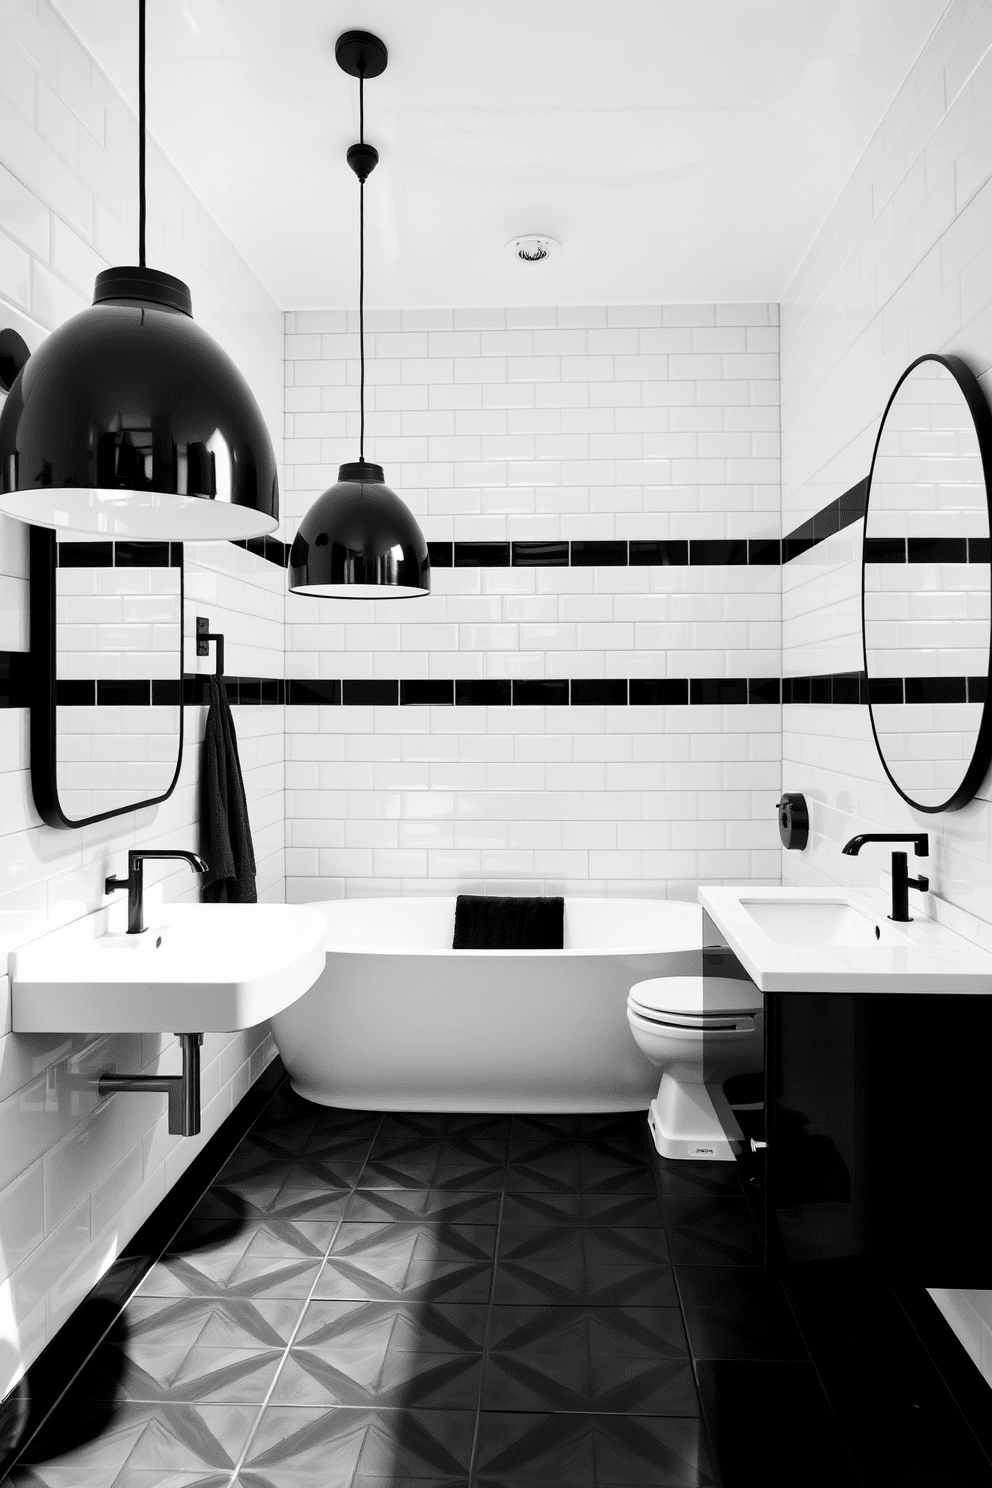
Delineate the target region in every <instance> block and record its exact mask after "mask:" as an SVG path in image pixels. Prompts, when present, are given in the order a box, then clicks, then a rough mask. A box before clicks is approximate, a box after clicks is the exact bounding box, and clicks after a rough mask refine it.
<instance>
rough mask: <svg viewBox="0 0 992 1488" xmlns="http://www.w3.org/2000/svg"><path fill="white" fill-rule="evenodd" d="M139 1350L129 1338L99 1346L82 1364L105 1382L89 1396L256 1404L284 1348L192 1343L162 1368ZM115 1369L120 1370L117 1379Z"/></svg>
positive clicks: (264, 1393)
mask: <svg viewBox="0 0 992 1488" xmlns="http://www.w3.org/2000/svg"><path fill="white" fill-rule="evenodd" d="M138 1352H139V1351H138V1350H136V1349H135V1348H134V1347H133V1346H132V1344H131V1343H130V1342H128V1344H127V1345H117V1344H106V1345H103V1346H101V1347H100V1348H98V1349H97V1350H96V1352H95V1353H94V1354H93V1357H92V1359H91V1361H90V1363H89V1365H88V1366H87V1368H89V1369H92V1370H93V1371H94V1373H95V1376H96V1378H97V1379H98V1380H104V1381H107V1382H108V1384H109V1388H105V1389H104V1390H101V1389H100V1388H99V1387H97V1388H95V1389H94V1390H93V1391H92V1396H91V1398H92V1399H94V1400H99V1399H100V1398H101V1395H103V1394H105V1393H109V1394H110V1398H111V1399H112V1400H144V1401H148V1402H150V1403H151V1402H155V1401H160V1402H161V1403H162V1404H166V1403H171V1402H186V1403H188V1404H191V1405H196V1404H198V1403H201V1402H202V1403H204V1404H208V1405H222V1404H223V1405H229V1404H233V1405H251V1404H252V1403H254V1404H256V1405H261V1403H262V1401H263V1400H264V1399H265V1397H266V1395H267V1394H268V1392H269V1387H270V1386H271V1384H272V1381H273V1380H274V1379H275V1375H276V1370H277V1369H278V1368H279V1365H280V1363H281V1361H282V1358H283V1352H284V1351H283V1350H282V1349H258V1348H255V1349H243V1348H242V1349H234V1348H200V1347H198V1346H197V1345H196V1344H194V1345H193V1347H192V1348H190V1349H188V1350H187V1353H186V1357H185V1358H184V1359H183V1360H182V1361H181V1362H180V1363H179V1364H178V1365H177V1367H175V1368H170V1369H163V1368H162V1367H161V1364H159V1365H158V1366H157V1367H155V1368H153V1369H147V1368H145V1367H144V1366H143V1365H142V1364H141V1363H139V1362H138V1359H137V1358H136V1357H135V1355H136V1353H138ZM111 1355H116V1356H117V1358H116V1359H114V1358H111ZM115 1364H116V1365H117V1368H116V1370H115V1368H114V1365H115ZM115 1373H116V1374H118V1375H119V1379H118V1380H116V1381H115V1380H114V1375H115ZM111 1392H112V1393H111Z"/></svg>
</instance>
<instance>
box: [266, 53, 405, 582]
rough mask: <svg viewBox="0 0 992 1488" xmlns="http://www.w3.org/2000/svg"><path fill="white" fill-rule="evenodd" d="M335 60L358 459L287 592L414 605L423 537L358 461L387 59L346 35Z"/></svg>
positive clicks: (342, 476) (302, 546)
mask: <svg viewBox="0 0 992 1488" xmlns="http://www.w3.org/2000/svg"><path fill="white" fill-rule="evenodd" d="M335 56H336V57H337V60H338V65H339V66H340V67H342V68H343V69H344V71H345V72H347V73H350V75H351V76H352V77H357V78H358V98H359V121H360V129H359V134H360V136H361V138H360V140H359V143H358V144H357V145H352V146H351V148H350V150H349V151H348V164H349V165H350V166H351V168H352V170H353V171H354V172H355V175H356V176H357V177H358V184H359V258H360V264H361V268H360V276H359V289H358V340H359V350H360V363H361V365H360V387H359V397H360V434H359V446H358V449H359V455H358V459H357V460H355V461H352V462H350V463H349V464H346V465H342V466H341V468H340V470H339V472H338V478H337V481H336V483H335V484H334V485H333V486H331V487H330V488H329V489H328V490H326V491H325V492H324V494H323V495H322V496H318V498H317V500H316V501H315V502H314V504H313V506H312V507H311V508H310V510H309V511H308V512H307V514H306V516H305V517H304V518H303V521H302V522H301V523H300V528H299V531H298V532H297V534H296V538H295V541H294V542H293V546H292V549H291V550H290V554H289V587H290V589H291V590H293V591H294V592H295V593H297V594H312V595H315V596H317V597H325V598H337V599H407V598H416V597H417V596H419V595H422V594H429V593H430V587H431V566H430V560H429V558H428V556H427V544H426V542H425V541H424V534H423V533H422V532H421V530H420V527H419V525H418V523H417V519H416V518H415V517H414V515H413V513H412V512H411V511H410V509H409V507H407V506H405V505H404V503H403V502H402V501H401V500H400V498H399V497H398V496H397V495H396V493H395V491H391V490H390V489H389V487H388V486H387V485H386V484H385V481H384V478H383V471H382V466H381V465H373V464H372V463H371V462H370V461H367V460H366V459H365V182H366V180H367V179H368V177H369V175H370V174H371V173H372V171H373V170H374V169H375V166H376V164H377V163H378V160H379V154H378V151H377V150H376V149H375V148H374V147H373V146H372V145H368V144H366V143H365V79H366V78H367V77H378V76H379V74H380V73H381V72H384V71H385V68H386V61H387V52H386V48H385V47H384V46H383V44H382V42H381V41H380V40H379V38H378V37H377V36H371V35H369V33H368V32H366V31H346V32H345V33H344V35H343V36H339V37H338V40H337V45H336V47H335Z"/></svg>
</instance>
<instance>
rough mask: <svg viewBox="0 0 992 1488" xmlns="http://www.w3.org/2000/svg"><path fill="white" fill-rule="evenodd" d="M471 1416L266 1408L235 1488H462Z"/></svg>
mask: <svg viewBox="0 0 992 1488" xmlns="http://www.w3.org/2000/svg"><path fill="white" fill-rule="evenodd" d="M474 1432H475V1414H474V1412H472V1411H435V1410H417V1411H406V1410H383V1411H377V1410H327V1409H325V1408H323V1407H317V1408H312V1407H311V1408H307V1407H305V1406H271V1407H270V1408H269V1409H268V1410H266V1411H265V1412H264V1413H263V1415H262V1419H261V1421H260V1423H259V1427H258V1431H257V1432H256V1434H255V1437H254V1439H253V1440H252V1443H251V1446H250V1448H249V1451H248V1456H247V1459H246V1461H245V1465H244V1467H243V1468H242V1470H241V1475H240V1478H239V1480H238V1483H239V1488H304V1485H305V1488H318V1485H319V1488H366V1485H368V1488H372V1485H373V1484H374V1485H375V1488H407V1485H409V1488H414V1485H416V1488H442V1485H443V1488H467V1484H468V1475H469V1467H470V1464H471V1457H472V1440H473V1436H474Z"/></svg>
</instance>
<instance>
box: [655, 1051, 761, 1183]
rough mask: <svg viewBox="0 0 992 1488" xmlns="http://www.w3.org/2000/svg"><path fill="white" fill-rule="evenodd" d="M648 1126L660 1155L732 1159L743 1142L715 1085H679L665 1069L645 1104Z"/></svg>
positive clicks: (724, 1100)
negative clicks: (654, 1090) (654, 1094)
mask: <svg viewBox="0 0 992 1488" xmlns="http://www.w3.org/2000/svg"><path fill="white" fill-rule="evenodd" d="M648 1127H649V1128H650V1131H651V1137H652V1139H653V1141H654V1145H655V1149H656V1150H657V1151H658V1152H660V1153H661V1155H662V1157H673V1158H676V1159H679V1158H681V1159H683V1160H692V1161H694V1162H699V1161H703V1162H736V1161H737V1153H738V1152H739V1151H740V1150H741V1147H742V1146H743V1142H744V1134H743V1132H742V1131H741V1129H740V1127H739V1126H738V1124H737V1121H736V1118H735V1116H734V1113H733V1111H731V1109H730V1107H729V1105H728V1104H727V1100H726V1097H725V1095H724V1093H723V1090H722V1088H721V1087H720V1086H719V1085H704V1084H702V1083H699V1084H696V1083H691V1084H690V1083H688V1082H687V1083H685V1084H683V1083H682V1081H681V1080H676V1079H674V1078H673V1077H672V1076H671V1075H670V1074H669V1073H668V1072H667V1071H666V1072H665V1074H664V1075H662V1077H661V1084H660V1085H659V1087H658V1094H657V1095H656V1096H655V1098H654V1100H653V1101H652V1102H651V1104H650V1106H649V1107H648Z"/></svg>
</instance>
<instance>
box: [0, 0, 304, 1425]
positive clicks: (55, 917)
mask: <svg viewBox="0 0 992 1488" xmlns="http://www.w3.org/2000/svg"><path fill="white" fill-rule="evenodd" d="M136 182H137V125H136V121H135V119H134V118H133V116H132V115H131V113H130V111H129V110H128V108H127V106H126V105H125V104H124V103H123V101H122V100H121V98H120V97H119V95H118V94H117V93H116V92H115V90H114V89H113V88H112V87H111V85H110V84H109V83H108V82H107V80H106V78H105V77H104V76H103V75H102V73H101V72H100V71H99V69H98V68H97V67H96V66H95V64H94V63H93V62H92V60H91V59H90V58H89V56H88V55H87V54H86V52H85V51H84V50H83V48H82V47H81V45H80V43H79V42H78V40H77V39H76V37H75V36H74V35H73V33H72V32H71V31H70V30H69V29H68V28H67V27H66V25H65V24H64V22H63V21H62V20H61V18H60V17H59V16H58V15H57V13H56V12H55V10H54V9H53V8H52V6H51V5H49V4H48V3H47V0H5V3H4V4H3V5H2V6H0V323H2V324H4V325H13V326H14V328H15V329H17V330H19V331H20V332H21V334H22V335H24V336H25V338H26V339H27V340H28V343H29V345H31V346H37V345H38V343H39V341H40V340H41V339H42V338H43V336H44V335H45V334H46V333H47V332H48V331H50V330H52V329H53V328H54V327H55V326H57V325H58V324H60V322H61V321H63V320H64V319H65V318H66V317H67V316H69V315H72V314H74V313H75V312H76V311H77V310H79V309H82V308H83V307H84V306H85V305H86V304H88V303H89V301H90V297H91V294H92V286H93V278H94V275H95V273H96V272H98V271H99V269H101V268H103V267H105V266H107V265H108V264H110V263H119V262H124V263H128V262H133V260H134V257H135V252H136V240H137V190H136ZM148 205H149V223H148V256H149V261H150V262H151V263H153V264H156V265H159V266H161V267H163V268H166V269H168V270H169V271H170V272H172V273H175V274H178V275H179V276H180V277H181V278H184V279H185V280H186V281H187V283H188V284H189V285H190V288H191V290H192V294H193V307H194V313H195V315H196V318H197V320H198V322H199V323H200V324H201V325H202V326H203V327H204V328H205V329H206V330H207V331H208V332H209V333H210V334H211V335H213V336H215V337H216V338H217V340H218V341H219V342H220V344H221V345H222V346H224V347H225V349H226V350H227V351H228V352H229V354H230V355H231V356H232V357H233V358H234V360H235V362H236V363H237V364H238V366H239V367H240V368H241V370H242V372H243V373H244V375H245V376H246V378H247V379H248V382H249V384H250V385H251V387H252V389H253V391H254V393H255V395H256V397H257V398H258V401H259V404H260V406H261V408H262V411H263V414H264V416H265V419H266V423H267V425H268V427H269V430H270V432H271V435H272V439H273V443H274V446H275V449H276V455H277V458H278V460H279V461H280V465H281V461H282V438H283V388H282V381H283V316H282V312H281V311H280V310H279V309H278V308H277V307H276V305H275V303H274V302H273V301H272V299H271V298H270V296H269V295H268V294H267V292H266V291H265V289H264V288H263V286H262V285H261V284H260V283H259V282H258V280H257V279H256V278H255V277H254V275H253V274H252V272H251V270H250V269H249V268H248V266H247V265H246V264H245V263H244V261H243V260H242V259H241V257H240V256H239V254H238V253H237V251H236V250H235V249H234V247H233V246H232V244H231V243H230V242H229V241H228V240H227V239H226V238H225V237H224V235H223V233H222V232H221V231H220V229H219V228H218V227H217V225H216V224H215V223H214V222H213V221H212V220H211V218H210V217H209V215H208V214H207V212H206V210H205V208H204V207H203V205H202V203H201V202H200V201H199V200H198V199H197V197H196V196H195V195H194V194H193V193H192V192H191V191H190V189H189V188H188V187H187V186H186V185H185V183H184V182H183V181H182V179H181V178H180V177H179V176H178V174H177V173H176V172H175V171H174V169H173V168H172V166H171V165H170V164H169V163H168V162H167V161H166V160H165V159H164V158H163V157H162V155H161V153H160V152H159V151H158V150H157V148H156V147H155V144H154V141H150V145H149V203H148ZM26 531H27V529H26V528H23V527H22V526H21V525H20V524H18V523H14V522H10V521H7V520H5V519H3V518H0V650H10V651H24V650H26V649H27V646H28V628H27V617H28V582H27V579H28V563H27V542H26ZM186 572H187V607H186V608H187V629H188V628H189V625H190V623H191V618H190V617H191V616H192V615H193V614H194V613H196V612H202V613H206V614H207V615H208V616H209V618H210V621H211V625H212V626H213V627H214V628H216V629H220V630H223V631H224V633H225V635H226V637H227V643H228V646H227V665H228V670H229V671H231V672H237V673H239V674H246V675H264V676H281V675H282V664H283V634H282V625H283V594H284V587H285V575H284V574H283V573H282V572H280V571H279V570H277V569H276V568H275V567H274V565H272V564H271V563H266V562H263V561H262V560H261V559H260V558H256V557H254V556H253V555H251V554H249V553H247V552H245V551H244V550H242V549H238V548H234V547H233V546H231V545H230V544H219V545H209V546H200V545H192V544H190V545H187V549H186ZM190 649H191V648H190ZM212 664H213V663H212V661H211V660H209V659H208V660H207V661H202V660H197V659H196V658H195V657H194V656H191V655H189V656H187V668H188V669H189V670H197V669H201V670H202V669H205V668H207V667H210V666H211V665H212ZM202 713H203V710H202V709H199V708H187V710H186V724H187V730H188V733H187V740H188V742H187V748H186V753H185V758H184V763H183V769H182V773H181V777H180V781H179V784H178V786H177V789H176V791H175V793H174V794H173V795H172V796H171V797H170V799H169V800H168V801H166V802H164V803H163V804H162V805H161V806H159V807H155V808H147V809H145V810H142V811H137V812H132V813H130V814H128V815H126V816H121V817H117V818H114V819H112V820H110V821H107V822H103V823H98V824H97V825H95V826H92V827H87V828H84V829H82V830H80V831H54V830H52V829H51V828H49V827H46V826H44V825H42V823H41V821H40V819H39V818H38V816H37V813H36V812H35V809H34V805H33V801H32V797H31V789H30V780H29V776H28V753H27V751H28V725H27V714H26V712H25V711H24V710H21V709H0V967H2V971H3V972H4V973H5V972H6V963H7V953H8V951H9V950H11V949H12V948H13V947H14V946H16V945H18V944H20V943H22V942H24V941H26V940H29V939H31V938H33V937H34V936H37V935H39V934H41V933H42V932H43V931H44V930H45V929H46V928H49V927H52V926H55V925H58V924H61V923H64V922H66V921H68V920H71V919H75V918H78V917H79V916H81V915H84V914H86V913H88V912H90V911H91V910H93V909H94V908H96V907H97V906H98V905H100V904H102V903H103V902H104V897H103V892H102V890H103V879H104V877H105V876H106V874H107V873H108V872H116V871H120V870H121V869H122V868H123V867H124V863H125V857H124V855H125V853H126V851H127V848H128V847H129V846H133V845H136V844H138V843H140V844H142V845H144V846H160V847H161V846H180V845H181V846H186V847H188V846H194V845H195V842H196V821H197V806H196V757H197V742H198V739H199V737H200V734H201V733H202V723H203V719H202ZM236 718H237V725H238V729H239V733H240V740H241V756H242V762H243V765H244V770H245V779H246V787H247V791H248V797H249V809H250V812H251V818H252V826H253V830H254V835H255V846H256V855H257V860H258V870H259V878H258V883H259V897H260V898H263V899H273V900H279V899H282V897H283V895H284V874H285V855H284V845H283V834H284V828H283V821H284V796H283V788H284V763H283V760H284V749H283V710H282V709H281V708H277V707H253V708H238V709H237V710H236ZM149 877H150V878H152V879H153V880H158V881H159V882H161V885H162V888H163V891H164V893H165V895H166V896H167V897H176V898H191V897H193V896H194V895H195V887H194V884H193V880H192V879H191V878H190V877H189V875H188V874H186V873H185V872H184V871H183V870H181V869H177V870H176V871H172V865H166V869H165V872H164V873H155V872H152V871H151V870H149ZM0 1011H2V1014H3V1020H4V1021H3V1022H2V1024H0V1152H2V1154H3V1159H2V1167H0V1237H2V1239H0V1396H2V1395H3V1394H4V1393H5V1391H6V1389H7V1387H8V1385H9V1384H10V1383H11V1381H12V1380H13V1379H15V1378H16V1377H17V1376H18V1374H19V1373H20V1372H21V1371H22V1370H23V1368H24V1367H25V1366H26V1365H27V1364H28V1363H30V1361H31V1360H32V1359H33V1358H34V1357H35V1356H36V1355H37V1353H38V1351H39V1350H40V1349H41V1348H42V1347H43V1345H44V1344H45V1342H46V1340H47V1339H48V1338H50V1337H51V1336H52V1335H53V1333H54V1332H55V1330H56V1329H57V1328H58V1327H59V1326H60V1324H61V1323H62V1322H63V1321H64V1320H65V1318H66V1316H67V1315H68V1313H69V1311H71V1309H72V1307H74V1306H75V1305H76V1303H77V1302H78V1301H79V1300H80V1299H81V1298H82V1296H83V1295H84V1294H85V1292H86V1291H87V1289H88V1288H89V1287H90V1286H92V1284H93V1282H94V1281H95V1279H96V1278H97V1276H98V1275H99V1274H100V1272H101V1271H102V1270H103V1269H105V1268H106V1266H107V1265H108V1264H109V1263H110V1261H111V1260H112V1259H113V1256H114V1255H115V1254H116V1253H117V1251H118V1250H119V1249H120V1248H121V1246H122V1245H123V1244H125V1243H126V1242H127V1240H128V1239H129V1238H130V1236H131V1235H132V1234H133V1233H134V1231H135V1229H136V1228H137V1227H138V1225H139V1224H140V1223H141V1222H142V1220H143V1219H144V1218H145V1217H146V1216H147V1214H148V1213H149V1212H150V1211H151V1210H152V1209H153V1208H154V1206H155V1205H156V1204H157V1203H158V1202H159V1200H160V1199H161V1198H162V1197H163V1196H164V1194H165V1192H166V1191H167V1188H168V1187H169V1185H170V1184H171V1183H173V1182H174V1181H175V1179H176V1177H178V1175H179V1173H180V1172H181V1171H182V1169H183V1168H184V1167H185V1166H186V1164H187V1163H188V1162H189V1161H191V1159H192V1158H193V1156H195V1154H196V1151H197V1150H198V1148H199V1147H200V1146H201V1145H202V1142H203V1141H205V1140H206V1139H207V1138H208V1137H209V1136H210V1134H211V1133H213V1132H214V1131H216V1129H217V1127H218V1125H219V1124H220V1122H221V1121H222V1120H223V1118H224V1117H225V1116H226V1115H227V1114H228V1113H229V1112H230V1111H231V1109H232V1107H233V1105H234V1104H235V1102H236V1101H237V1100H239V1099H240V1098H241V1096H242V1095H243V1094H244V1092H245V1090H246V1089H247V1088H248V1084H249V1083H250V1080H251V1079H252V1078H254V1077H255V1076H257V1074H259V1073H260V1071H261V1069H262V1067H263V1066H264V1063H265V1062H266V1061H267V1060H268V1059H269V1058H271V1057H272V1054H273V1052H274V1050H273V1046H272V1043H271V1040H270V1038H269V1037H268V1035H267V1031H266V1030H265V1029H264V1028H262V1029H256V1030H252V1031H251V1032H249V1033H246V1034H239V1035H236V1036H234V1037H231V1038H227V1037H225V1036H221V1035H208V1037H207V1040H206V1043H205V1047H204V1055H203V1071H204V1073H203V1079H204V1112H203V1137H202V1138H199V1139H196V1140H193V1139H189V1138H186V1139H180V1138H175V1137H170V1136H169V1135H168V1133H167V1131H166V1130H165V1116H164V1100H163V1099H161V1098H157V1097H156V1098H153V1097H134V1096H115V1097H112V1098H111V1099H110V1100H108V1101H102V1102H97V1101H96V1100H95V1099H94V1098H93V1096H92V1094H89V1093H84V1092H83V1091H81V1089H80V1080H81V1078H82V1077H87V1076H89V1075H96V1074H99V1073H100V1071H101V1069H103V1068H106V1066H107V1064H108V1062H110V1063H115V1064H116V1065H117V1067H118V1068H119V1069H124V1068H128V1067H129V1068H135V1069H138V1068H140V1069H147V1070H149V1071H151V1070H154V1069H156V1068H157V1067H158V1064H159V1060H160V1059H161V1063H162V1067H163V1068H168V1069H170V1070H172V1069H175V1068H176V1060H177V1057H178V1053H177V1049H176V1047H175V1044H174V1041H173V1040H171V1039H168V1040H157V1039H156V1040H142V1039H140V1038H121V1037H117V1038H112V1037H108V1038H104V1039H84V1038H68V1037H67V1038H62V1039H58V1038H24V1037H12V1036H11V1035H10V1032H9V1030H10V1017H9V989H8V985H7V977H6V975H0Z"/></svg>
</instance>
